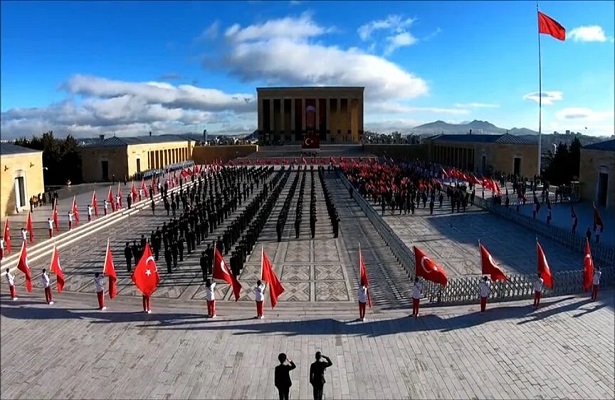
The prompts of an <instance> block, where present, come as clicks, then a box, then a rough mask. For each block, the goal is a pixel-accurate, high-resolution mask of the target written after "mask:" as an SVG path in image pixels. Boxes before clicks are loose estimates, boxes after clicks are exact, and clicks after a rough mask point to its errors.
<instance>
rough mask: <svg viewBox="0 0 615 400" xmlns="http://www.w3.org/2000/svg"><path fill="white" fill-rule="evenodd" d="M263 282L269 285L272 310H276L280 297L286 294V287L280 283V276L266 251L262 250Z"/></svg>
mask: <svg viewBox="0 0 615 400" xmlns="http://www.w3.org/2000/svg"><path fill="white" fill-rule="evenodd" d="M261 280H262V281H263V282H267V283H268V284H269V297H270V299H271V308H274V307H275V305H276V304H278V297H279V296H280V295H281V294H282V293H284V286H282V283H280V280H279V279H278V276H277V275H276V274H275V271H274V270H273V265H271V261H270V260H269V257H267V254H266V253H265V249H264V248H261Z"/></svg>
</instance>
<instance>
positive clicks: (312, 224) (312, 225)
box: [310, 213, 318, 239]
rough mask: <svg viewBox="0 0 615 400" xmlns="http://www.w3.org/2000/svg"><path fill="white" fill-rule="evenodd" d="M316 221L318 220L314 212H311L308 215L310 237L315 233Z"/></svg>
mask: <svg viewBox="0 0 615 400" xmlns="http://www.w3.org/2000/svg"><path fill="white" fill-rule="evenodd" d="M316 221H318V220H317V219H316V214H315V213H311V215H310V231H311V233H312V239H314V236H315V235H316Z"/></svg>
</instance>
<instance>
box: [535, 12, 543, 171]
mask: <svg viewBox="0 0 615 400" xmlns="http://www.w3.org/2000/svg"><path fill="white" fill-rule="evenodd" d="M538 12H540V11H539V9H538V1H536V19H537V20H538ZM538 24H539V26H538V165H537V167H536V168H537V170H538V173H537V175H538V176H540V173H541V163H542V57H541V54H540V20H538Z"/></svg>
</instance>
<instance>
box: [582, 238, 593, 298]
mask: <svg viewBox="0 0 615 400" xmlns="http://www.w3.org/2000/svg"><path fill="white" fill-rule="evenodd" d="M593 280H594V259H593V258H592V250H591V248H590V247H589V239H585V258H584V259H583V289H584V290H585V291H586V292H587V291H588V290H589V289H590V288H591V287H592V283H593Z"/></svg>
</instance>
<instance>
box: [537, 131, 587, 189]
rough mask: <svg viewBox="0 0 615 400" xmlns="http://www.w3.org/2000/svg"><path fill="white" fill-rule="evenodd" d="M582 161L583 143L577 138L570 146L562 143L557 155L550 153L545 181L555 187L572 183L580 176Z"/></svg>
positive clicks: (558, 147)
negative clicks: (580, 163)
mask: <svg viewBox="0 0 615 400" xmlns="http://www.w3.org/2000/svg"><path fill="white" fill-rule="evenodd" d="M580 160H581V142H580V141H579V139H578V138H575V139H574V140H573V141H572V143H571V144H570V146H567V145H566V144H565V143H562V142H560V143H559V145H558V146H557V150H556V152H555V154H552V153H551V152H549V155H548V166H547V168H546V169H545V172H544V177H545V179H546V180H547V181H548V182H549V183H551V184H553V185H562V184H567V183H570V181H572V180H573V179H574V178H575V177H578V175H579V162H580Z"/></svg>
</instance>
